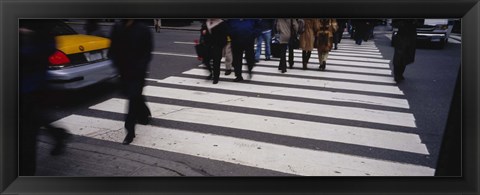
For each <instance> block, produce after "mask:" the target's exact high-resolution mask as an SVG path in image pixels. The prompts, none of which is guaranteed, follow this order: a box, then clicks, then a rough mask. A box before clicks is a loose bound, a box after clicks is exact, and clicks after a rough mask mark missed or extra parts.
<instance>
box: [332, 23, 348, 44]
mask: <svg viewBox="0 0 480 195" xmlns="http://www.w3.org/2000/svg"><path fill="white" fill-rule="evenodd" d="M347 22H348V21H347V20H346V19H337V25H338V30H337V31H335V33H334V34H333V43H334V48H333V49H334V50H337V49H338V44H339V43H340V42H341V41H342V37H343V32H344V31H345V27H346V25H347Z"/></svg>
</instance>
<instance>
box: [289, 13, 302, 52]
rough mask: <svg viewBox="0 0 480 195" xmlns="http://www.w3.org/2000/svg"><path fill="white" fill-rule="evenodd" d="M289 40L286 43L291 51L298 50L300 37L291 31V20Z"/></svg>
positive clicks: (291, 22)
mask: <svg viewBox="0 0 480 195" xmlns="http://www.w3.org/2000/svg"><path fill="white" fill-rule="evenodd" d="M290 33H291V36H290V40H289V41H288V46H289V47H291V48H293V49H298V48H300V37H299V36H298V33H297V32H296V31H295V29H293V19H291V20H290Z"/></svg>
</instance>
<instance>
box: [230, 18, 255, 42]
mask: <svg viewBox="0 0 480 195" xmlns="http://www.w3.org/2000/svg"><path fill="white" fill-rule="evenodd" d="M259 22H260V21H259V20H257V19H229V20H228V22H227V23H228V29H229V30H228V33H229V35H230V37H231V38H232V44H244V43H247V42H251V40H254V39H255V38H256V37H257V36H258V35H260V33H261V30H260V27H259V26H260V24H259Z"/></svg>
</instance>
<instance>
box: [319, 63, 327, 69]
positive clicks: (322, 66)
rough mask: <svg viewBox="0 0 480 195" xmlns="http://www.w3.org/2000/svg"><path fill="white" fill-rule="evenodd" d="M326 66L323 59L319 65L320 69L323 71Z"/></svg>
mask: <svg viewBox="0 0 480 195" xmlns="http://www.w3.org/2000/svg"><path fill="white" fill-rule="evenodd" d="M326 66H327V62H326V61H323V62H322V64H321V65H320V70H321V71H324V70H325V67H326Z"/></svg>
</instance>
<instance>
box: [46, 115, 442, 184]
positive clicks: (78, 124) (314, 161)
mask: <svg viewBox="0 0 480 195" xmlns="http://www.w3.org/2000/svg"><path fill="white" fill-rule="evenodd" d="M55 123H56V124H59V125H62V126H64V127H66V128H67V129H69V130H70V131H71V132H72V133H73V134H77V135H78V134H81V132H82V131H95V132H96V136H95V137H94V138H96V139H101V140H107V141H114V142H120V141H121V140H122V139H123V138H124V136H125V131H124V130H122V129H110V130H108V129H103V128H101V127H98V126H96V125H95V124H103V123H110V124H114V125H115V126H121V125H123V122H121V121H113V120H106V119H99V118H92V117H84V116H78V115H71V116H68V117H66V118H64V119H61V120H59V121H57V122H55ZM79 132H80V133H79ZM131 144H132V145H137V146H141V147H147V148H153V149H158V150H164V151H170V152H176V153H182V154H187V155H191V156H197V157H202V158H207V159H213V160H220V161H224V162H229V163H235V164H241V165H245V166H252V167H258V168H263V169H268V170H274V171H279V172H284V173H291V174H296V175H312V176H333V175H335V176H366V175H372V176H400V175H404V176H427V175H428V176H433V175H434V169H432V168H429V167H424V166H418V165H411V164H404V163H397V162H391V161H383V160H375V159H370V158H365V157H359V156H352V155H345V154H338V153H331V152H324V151H316V150H310V149H302V148H296V147H288V146H283V145H278V144H270V143H264V142H257V141H251V140H247V139H239V138H234V137H227V136H219V135H212V134H205V133H197V132H189V131H184V130H176V129H169V128H162V127H154V126H143V125H137V127H136V138H135V140H134V141H133V142H132V143H131Z"/></svg>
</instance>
